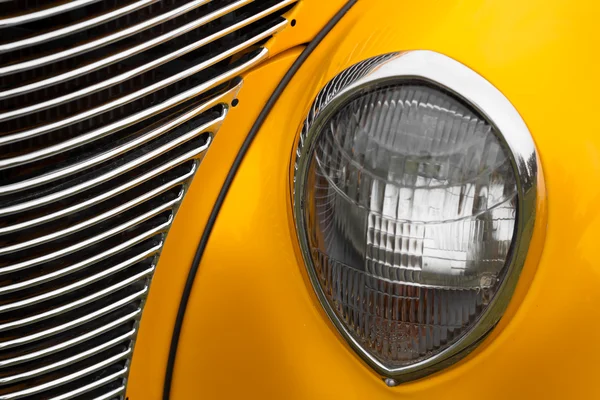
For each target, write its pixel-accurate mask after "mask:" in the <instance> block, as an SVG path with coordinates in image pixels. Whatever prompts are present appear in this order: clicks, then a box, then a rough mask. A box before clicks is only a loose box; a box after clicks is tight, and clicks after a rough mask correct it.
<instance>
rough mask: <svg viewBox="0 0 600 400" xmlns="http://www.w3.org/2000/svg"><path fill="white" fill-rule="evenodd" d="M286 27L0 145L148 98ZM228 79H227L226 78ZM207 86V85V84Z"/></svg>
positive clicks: (2, 140) (0, 138) (4, 139)
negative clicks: (151, 94) (144, 97)
mask: <svg viewBox="0 0 600 400" xmlns="http://www.w3.org/2000/svg"><path fill="white" fill-rule="evenodd" d="M284 26H285V23H281V24H280V25H278V26H276V27H274V28H271V29H270V30H269V31H267V32H265V33H263V34H261V35H258V36H256V37H253V38H252V39H250V40H247V41H245V42H244V43H242V44H240V45H238V46H235V47H233V48H231V49H229V50H227V51H225V52H223V53H220V54H219V55H217V56H216V57H213V58H211V59H209V60H206V61H204V62H201V63H199V64H197V65H195V66H193V67H192V68H189V69H186V70H184V71H182V72H180V73H178V74H175V75H173V76H171V77H169V78H167V79H164V80H162V81H160V82H157V83H155V84H153V85H151V86H148V87H145V88H144V89H141V90H138V91H137V92H134V93H131V94H129V95H126V96H123V97H121V98H119V99H117V100H114V101H111V102H109V103H107V104H104V105H102V106H100V107H97V108H94V109H92V110H88V111H86V112H83V113H80V114H77V115H74V116H72V117H69V118H66V119H64V120H61V121H57V122H54V123H52V124H47V125H44V126H41V127H38V128H34V129H31V130H28V131H24V132H19V133H16V134H13V135H6V136H0V144H3V143H11V142H15V141H18V140H24V139H28V138H31V137H33V136H38V135H41V134H44V133H47V132H51V131H53V130H57V129H60V128H63V127H65V126H68V125H72V124H75V123H77V122H80V121H83V120H85V119H88V118H92V117H95V116H97V115H99V114H102V113H104V112H107V111H110V110H112V109H114V108H117V107H120V106H123V105H125V104H127V103H130V102H132V101H134V100H137V99H139V98H142V97H143V96H146V95H148V94H150V93H153V92H156V91H157V90H159V89H162V88H165V87H167V86H169V85H172V84H174V83H175V82H177V81H180V80H182V79H185V78H188V77H190V76H192V75H195V74H197V73H198V72H201V71H203V70H205V69H206V68H208V67H210V66H212V65H215V64H216V63H218V62H220V61H223V60H225V59H226V58H228V57H230V56H232V55H234V54H236V53H238V52H240V51H241V50H243V49H246V48H248V47H250V46H252V45H253V44H256V43H258V42H259V41H261V40H262V39H264V38H266V37H269V36H271V35H272V34H273V33H275V32H277V31H279V30H280V29H281V28H283V27H284ZM225 79H227V78H225ZM220 81H222V80H214V81H213V82H211V85H210V86H207V87H206V88H205V89H204V90H208V89H211V88H212V87H214V86H216V85H217V84H219V83H220ZM205 85H206V84H205ZM6 163H7V161H6V160H2V163H1V164H0V165H2V166H5V165H6Z"/></svg>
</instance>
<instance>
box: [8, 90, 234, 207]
mask: <svg viewBox="0 0 600 400" xmlns="http://www.w3.org/2000/svg"><path fill="white" fill-rule="evenodd" d="M240 87H241V85H240V84H238V85H236V86H235V87H234V88H232V89H230V90H229V91H227V92H225V93H223V94H222V95H219V96H217V97H215V98H213V99H211V100H209V101H207V102H205V103H203V105H202V106H203V107H204V110H208V109H210V108H212V107H214V106H216V105H217V104H220V103H221V102H225V101H226V100H228V99H232V98H233V97H234V96H235V95H236V94H237V92H238V90H239V89H240ZM191 90H193V89H191ZM186 93H187V92H186ZM192 96H193V95H190V97H192ZM174 99H175V98H171V99H170V100H173V102H174V103H176V104H178V103H180V102H179V101H176V100H174ZM186 100H187V99H186ZM182 101H184V100H182ZM182 101H181V102H182ZM165 103H166V102H165ZM165 103H161V104H159V105H158V107H162V106H164V105H165ZM155 107H157V106H155ZM146 111H148V110H146ZM161 111H163V110H161ZM157 113H158V112H157ZM137 115H138V114H136V115H134V116H133V117H136V116H137ZM121 122H122V121H119V123H121ZM136 122H137V121H136ZM134 123H135V122H131V123H130V124H128V125H127V126H129V125H133V124H134ZM209 145H210V142H209V143H207V144H206V145H205V146H202V147H199V148H198V149H196V150H193V151H191V152H188V153H186V154H185V156H186V158H185V159H184V158H183V156H180V157H178V158H177V159H176V160H178V162H177V164H180V163H182V162H184V161H185V160H188V159H190V158H193V157H195V156H197V155H198V154H200V153H202V152H203V151H205V150H206V149H207V148H208V146H209ZM165 148H166V147H164V146H163V147H161V149H165ZM171 148H172V147H169V148H168V149H169V150H170V149H171ZM164 151H168V150H164ZM148 154H152V155H153V156H152V157H149V155H148ZM148 154H145V155H144V156H143V157H140V158H137V159H136V160H132V161H131V162H129V163H127V164H125V165H122V166H121V167H119V168H116V169H114V170H111V171H109V172H107V173H105V174H103V175H100V176H98V177H96V178H94V179H90V180H89V181H86V182H83V183H80V184H78V185H75V186H72V187H70V188H68V189H65V190H62V191H60V192H56V193H52V194H49V195H47V196H44V197H40V198H37V199H35V200H30V201H27V202H23V203H19V204H15V205H12V206H8V207H5V208H0V216H3V215H7V214H14V213H17V212H20V211H24V210H29V209H32V208H35V207H40V206H42V205H44V204H47V203H50V202H53V201H56V200H60V199H63V198H66V197H68V196H71V195H73V194H76V193H79V192H81V191H83V190H85V189H88V188H90V187H93V186H96V185H99V184H101V183H104V182H105V181H108V180H110V179H111V178H114V177H116V176H118V175H121V174H122V173H124V172H127V171H129V170H132V169H134V168H136V167H138V166H140V165H142V164H143V163H145V162H146V161H149V160H151V159H153V158H155V157H158V156H159V155H160V154H158V153H157V152H156V151H153V152H151V153H148ZM177 164H174V162H173V161H171V162H169V163H168V164H166V165H173V166H174V165H177ZM159 169H160V172H163V171H164V170H165V169H166V168H163V167H162V166H161V167H159V168H157V169H156V170H159ZM160 172H158V173H160ZM147 175H148V173H146V174H144V175H142V176H147ZM138 179H141V178H138ZM146 179H150V178H146ZM134 181H135V180H134ZM139 183H141V182H138V183H135V184H134V186H135V185H137V184H139ZM123 186H124V185H123Z"/></svg>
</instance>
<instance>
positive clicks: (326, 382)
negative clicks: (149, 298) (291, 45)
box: [144, 0, 600, 400]
mask: <svg viewBox="0 0 600 400" xmlns="http://www.w3.org/2000/svg"><path fill="white" fill-rule="evenodd" d="M599 17H600V5H598V4H597V3H596V2H592V1H580V2H570V1H566V0H565V1H547V0H544V1H542V0H530V1H517V0H502V1H484V0H460V1H458V0H457V1H445V2H438V1H422V2H409V1H398V0H390V1H383V0H380V1H374V0H370V1H367V0H361V1H359V3H358V5H357V6H356V7H355V8H354V9H353V10H352V11H351V12H350V13H349V14H348V15H347V17H346V18H344V19H343V20H342V22H341V23H340V24H339V25H338V26H337V27H336V28H335V29H334V30H333V31H332V32H331V34H330V35H329V36H328V37H327V38H326V39H325V41H324V42H323V44H322V45H321V46H320V47H319V48H318V49H317V50H316V51H315V53H314V54H313V55H312V56H311V57H310V59H309V60H308V61H307V63H306V64H305V65H304V67H303V68H302V69H301V70H300V72H299V73H298V74H297V75H296V77H295V78H294V79H293V81H292V82H291V84H290V85H289V86H288V88H287V90H286V91H285V92H284V94H283V96H282V97H281V99H280V100H279V101H278V102H277V104H276V106H275V108H274V109H273V110H272V112H271V114H270V116H269V118H268V119H267V121H266V122H265V124H264V126H263V128H262V130H261V132H260V133H259V135H258V137H257V139H256V141H255V142H254V144H253V145H252V147H251V149H250V151H249V153H248V154H247V156H246V158H245V160H244V163H243V165H242V167H241V169H240V171H239V174H238V175H237V177H236V179H235V181H234V184H233V186H232V188H231V191H230V193H229V196H228V197H227V199H226V201H225V204H224V206H223V209H222V210H221V213H220V214H219V217H218V220H217V223H216V225H215V228H214V230H213V234H212V236H211V238H210V241H209V245H208V248H207V250H206V253H205V256H204V259H203V260H202V263H201V266H200V273H199V275H198V279H197V280H196V284H195V286H194V290H193V292H192V296H191V299H190V304H189V307H188V312H187V314H186V321H185V324H184V326H183V332H182V338H181V344H180V348H179V357H178V359H177V364H176V371H175V372H176V374H175V380H174V390H173V395H174V396H173V398H174V399H175V400H184V399H194V398H199V397H200V396H202V398H210V399H212V398H245V399H251V398H252V399H264V398H277V399H279V398H285V399H365V398H368V399H403V400H404V399H417V400H421V399H480V398H485V399H498V400H500V399H507V398H511V399H533V398H535V399H537V398H540V399H564V398H585V399H592V398H600V387H599V386H598V385H596V382H595V381H596V377H597V376H598V374H599V373H600V367H599V366H598V361H597V359H598V357H600V341H598V332H599V331H600V318H599V317H600V290H598V287H600V262H599V261H598V256H597V247H598V243H599V241H600V212H599V211H598V207H599V206H600V185H598V182H600V134H598V132H597V131H598V129H597V128H596V126H595V120H594V117H595V116H596V115H597V108H598V100H597V98H598V95H597V93H599V92H600V81H599V80H598V77H597V75H596V74H597V71H598V70H600V59H599V56H598V53H597V51H596V50H597V49H598V48H600V34H599V33H598V30H597V29H596V28H597V27H596V25H597V21H598V20H600V19H599ZM410 49H429V50H434V51H438V52H440V53H443V54H446V55H448V56H450V57H452V58H455V59H457V60H458V61H460V62H462V63H464V64H466V65H468V66H469V67H471V68H473V69H474V70H476V71H478V72H479V73H480V74H481V75H483V76H484V77H486V78H487V79H488V80H489V81H490V82H492V83H493V84H494V85H495V86H496V87H498V88H499V89H500V90H501V91H502V92H503V93H504V94H505V95H506V96H507V97H508V98H509V99H510V100H511V101H512V102H513V104H514V105H515V106H516V108H517V109H518V110H519V112H520V113H521V114H522V116H523V118H524V120H525V122H526V123H527V124H528V126H529V128H530V130H531V132H532V135H533V137H534V140H535V141H536V144H537V146H538V150H539V152H540V157H541V162H542V164H543V169H544V174H545V186H542V187H541V191H542V194H544V193H545V192H547V202H546V201H545V198H544V197H541V198H540V201H539V204H538V211H539V215H540V218H539V219H538V221H537V225H536V230H535V234H534V240H533V244H532V251H531V252H530V255H529V257H528V260H527V263H526V266H525V269H524V272H523V277H522V279H521V281H520V283H519V286H518V289H517V293H516V294H515V296H514V297H513V301H512V302H511V304H510V306H509V310H508V311H507V313H506V314H505V317H504V318H503V319H502V320H501V322H500V324H499V326H498V327H497V328H496V329H495V330H494V332H493V333H492V335H490V336H489V337H488V338H487V339H486V340H485V341H484V343H483V344H482V345H481V346H480V347H479V348H478V349H477V350H476V351H475V352H474V353H473V354H472V355H471V356H469V357H468V358H466V359H464V360H463V361H461V362H459V363H458V364H456V365H455V366H453V367H451V368H449V369H447V370H444V371H442V372H440V373H437V374H435V375H433V376H430V377H428V378H425V379H421V380H419V381H415V382H411V383H407V384H403V385H400V386H399V387H396V388H388V387H386V386H385V385H384V384H383V383H382V381H381V380H380V378H379V377H377V376H376V375H375V374H374V373H373V372H372V371H371V370H370V369H369V368H368V367H367V366H366V365H364V364H363V363H362V362H361V361H360V360H359V359H358V357H357V356H356V355H355V354H354V353H353V352H352V351H351V350H350V349H349V348H348V346H347V345H346V344H345V343H344V341H343V340H342V339H341V338H340V336H339V335H338V334H337V332H336V331H335V329H334V328H333V327H332V326H331V324H330V323H329V321H327V319H326V317H325V315H324V313H323V311H322V309H321V307H320V306H319V305H318V302H317V300H316V298H315V296H314V294H313V292H312V288H311V286H310V283H309V282H308V280H307V278H306V273H305V270H304V266H303V264H302V261H301V258H300V256H299V253H298V246H297V240H296V236H295V231H294V227H293V220H292V216H291V205H290V198H289V175H288V173H289V165H290V157H291V153H292V150H293V145H294V136H295V134H296V132H297V130H298V128H299V126H300V125H301V123H302V120H303V118H304V117H305V112H306V109H307V107H308V106H309V105H310V103H311V101H312V99H313V98H314V95H315V94H316V92H317V91H318V90H319V89H320V88H321V87H322V85H323V84H324V83H325V82H326V81H327V80H329V79H330V78H331V77H333V76H334V75H335V74H336V73H338V72H339V71H340V70H341V69H343V68H345V67H347V66H349V65H351V64H353V63H355V62H357V61H360V60H362V59H365V58H367V57H370V56H373V55H377V54H382V53H386V52H391V51H398V50H410ZM265 71H267V70H263V69H259V70H256V71H255V72H253V73H250V74H248V76H247V77H246V82H245V85H246V86H245V89H244V96H246V97H244V98H243V99H242V103H241V105H240V107H242V106H243V105H244V104H246V105H248V103H249V102H252V100H251V98H252V96H250V95H249V93H251V92H252V91H251V90H249V88H255V90H259V88H261V87H262V86H264V85H265V84H267V83H268V82H269V77H268V76H266V75H265V74H264V72H265ZM249 114H250V113H249ZM238 116H239V119H238V120H237V121H236V122H237V123H240V124H242V123H244V124H246V122H245V120H244V118H242V117H241V115H240V114H238ZM188 200H189V199H188ZM186 201H187V200H186ZM180 237H181V236H180ZM182 246H183V245H182ZM542 250H543V252H542ZM144 318H146V317H144Z"/></svg>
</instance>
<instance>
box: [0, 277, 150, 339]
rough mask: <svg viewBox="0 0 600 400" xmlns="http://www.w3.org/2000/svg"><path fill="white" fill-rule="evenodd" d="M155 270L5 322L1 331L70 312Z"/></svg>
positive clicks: (56, 291)
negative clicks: (68, 301)
mask: <svg viewBox="0 0 600 400" xmlns="http://www.w3.org/2000/svg"><path fill="white" fill-rule="evenodd" d="M153 272H154V266H152V267H151V268H148V269H147V270H144V271H142V272H139V273H137V274H135V275H133V276H131V277H129V278H127V279H124V280H122V281H119V282H118V283H116V284H114V285H112V286H109V287H107V288H104V289H102V290H101V291H99V292H96V293H94V294H91V295H89V296H87V297H83V298H81V299H78V300H76V301H73V302H71V303H68V304H65V305H62V306H60V307H57V308H53V309H50V310H48V311H46V312H43V313H39V314H35V315H33V316H31V317H27V318H22V319H18V320H15V321H11V322H7V323H5V324H1V325H0V332H2V331H6V330H9V329H14V328H19V327H22V326H26V325H31V324H33V323H36V322H39V321H43V320H45V319H48V318H50V317H53V316H56V315H60V314H64V313H65V312H69V311H71V310H74V309H76V308H79V307H82V306H85V305H86V304H90V303H93V302H94V301H96V300H99V299H101V298H103V297H105V296H107V295H109V294H111V293H114V292H116V291H118V290H119V289H123V288H125V287H126V286H129V285H130V284H131V283H134V282H136V281H139V280H140V279H141V278H144V277H146V276H148V275H150V274H152V273H153ZM60 294H62V293H60V289H59V290H55V291H53V292H51V293H50V296H49V298H52V297H56V296H58V295H60ZM38 297H44V295H41V296H38ZM28 300H29V299H27V300H24V302H27V301H28ZM7 306H11V304H8V305H7ZM6 308H13V307H6Z"/></svg>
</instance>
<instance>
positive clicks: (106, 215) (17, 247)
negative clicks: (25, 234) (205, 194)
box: [0, 185, 176, 310]
mask: <svg viewBox="0 0 600 400" xmlns="http://www.w3.org/2000/svg"><path fill="white" fill-rule="evenodd" d="M175 187H176V186H175ZM171 188H172V187H164V185H163V186H161V187H158V188H156V189H153V190H151V191H149V192H145V193H144V194H142V195H141V196H138V197H136V198H135V199H132V200H130V201H128V202H126V203H123V204H120V205H119V206H117V207H115V208H112V209H110V210H108V211H106V212H103V213H101V214H98V215H96V216H95V217H92V218H90V219H87V220H84V221H82V222H80V223H78V224H74V225H71V226H69V227H68V228H65V229H62V230H58V231H55V232H52V233H49V234H47V235H43V236H38V237H36V238H34V239H30V240H27V241H24V242H19V243H17V244H14V245H12V246H6V247H0V255H2V254H7V253H13V252H16V251H21V250H25V249H27V248H30V247H34V246H39V245H40V244H44V243H47V242H50V241H53V240H56V239H60V238H61V237H64V236H68V235H71V234H73V233H75V232H78V231H81V230H84V229H86V228H89V227H91V226H94V225H97V224H99V223H102V222H105V221H107V220H109V219H110V218H112V217H115V216H117V215H119V214H120V213H122V212H125V211H127V210H129V209H132V208H134V207H136V206H138V205H140V204H142V203H144V202H145V201H147V200H150V199H151V198H152V197H154V196H156V195H159V194H162V193H165V192H167V191H168V190H169V189H171ZM0 269H1V268H0ZM0 290H1V289H0ZM1 309H2V306H0V310H1Z"/></svg>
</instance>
